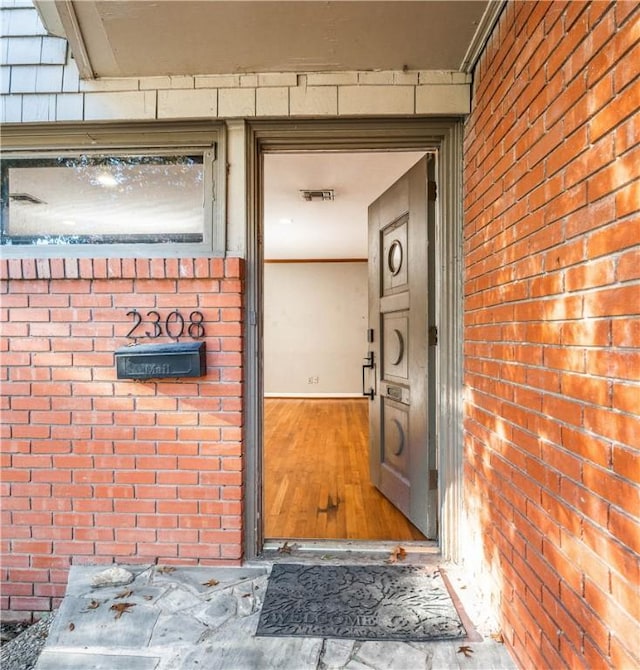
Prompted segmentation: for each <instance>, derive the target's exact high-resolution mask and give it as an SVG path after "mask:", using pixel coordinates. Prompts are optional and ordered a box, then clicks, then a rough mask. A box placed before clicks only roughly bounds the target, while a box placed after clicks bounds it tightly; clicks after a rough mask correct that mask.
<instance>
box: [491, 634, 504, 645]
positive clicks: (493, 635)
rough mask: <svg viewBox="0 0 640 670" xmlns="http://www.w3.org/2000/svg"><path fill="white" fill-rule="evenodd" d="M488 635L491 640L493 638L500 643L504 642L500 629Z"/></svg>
mask: <svg viewBox="0 0 640 670" xmlns="http://www.w3.org/2000/svg"><path fill="white" fill-rule="evenodd" d="M490 637H491V639H492V640H495V641H496V642H499V643H500V644H504V635H503V634H502V632H501V631H498V632H497V633H491V635H490Z"/></svg>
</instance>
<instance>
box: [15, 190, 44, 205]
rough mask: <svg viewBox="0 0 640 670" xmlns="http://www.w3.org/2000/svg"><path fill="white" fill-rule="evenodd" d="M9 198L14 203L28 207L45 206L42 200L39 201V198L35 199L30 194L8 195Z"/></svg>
mask: <svg viewBox="0 0 640 670" xmlns="http://www.w3.org/2000/svg"><path fill="white" fill-rule="evenodd" d="M9 197H10V198H11V200H13V201H14V202H26V203H29V204H30V205H45V204H46V203H45V201H44V200H40V198H36V196H35V195H31V194H30V193H10V194H9Z"/></svg>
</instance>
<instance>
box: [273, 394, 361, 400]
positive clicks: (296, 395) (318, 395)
mask: <svg viewBox="0 0 640 670" xmlns="http://www.w3.org/2000/svg"><path fill="white" fill-rule="evenodd" d="M264 397H265V398H308V399H310V400H312V399H314V398H317V399H319V400H320V399H325V400H326V399H329V398H362V397H363V396H362V394H361V393H265V394H264Z"/></svg>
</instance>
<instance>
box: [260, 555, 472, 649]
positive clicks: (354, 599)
mask: <svg viewBox="0 0 640 670" xmlns="http://www.w3.org/2000/svg"><path fill="white" fill-rule="evenodd" d="M256 635H265V636H276V637H277V636H282V637H287V636H301V637H336V638H347V639H351V640H399V641H403V642H428V641H430V640H450V639H456V638H461V637H465V635H466V631H465V628H464V626H463V625H462V621H461V620H460V617H459V616H458V613H457V611H456V608H455V607H454V605H453V602H452V600H451V597H450V596H449V593H448V591H447V588H446V586H445V584H444V582H443V580H442V577H441V576H440V574H439V573H438V572H428V571H426V570H424V569H422V568H418V567H413V566H405V565H403V566H397V565H389V566H381V565H373V566H372V565H298V564H292V563H276V564H275V565H274V566H273V570H272V572H271V575H270V577H269V581H268V584H267V593H266V595H265V598H264V603H263V605H262V611H261V613H260V620H259V622H258V628H257V630H256Z"/></svg>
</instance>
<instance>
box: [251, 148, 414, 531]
mask: <svg viewBox="0 0 640 670" xmlns="http://www.w3.org/2000/svg"><path fill="white" fill-rule="evenodd" d="M424 156H425V152H417V151H393V152H357V153H356V152H350V153H347V152H332V153H326V152H325V153H323V152H305V153H290V152H287V153H284V152H283V153H271V154H267V155H265V157H264V166H263V169H264V188H263V203H264V205H263V207H264V209H263V222H264V223H263V226H264V228H263V256H264V264H263V328H264V331H263V338H264V340H263V374H264V399H263V402H264V406H263V408H264V413H263V417H264V418H263V477H262V482H263V492H262V501H263V504H262V508H263V524H264V525H263V533H264V538H265V539H266V540H269V539H278V540H290V539H338V540H340V539H349V540H379V541H384V540H393V541H405V542H406V541H411V540H425V539H426V537H425V535H424V534H423V533H422V532H421V531H420V530H419V529H418V528H416V527H415V526H414V525H413V524H412V523H411V522H410V521H409V519H408V518H407V516H405V514H403V512H401V511H400V509H398V504H397V501H394V502H395V503H396V504H394V502H391V500H390V499H389V498H387V497H386V496H385V495H383V494H382V493H381V492H380V491H379V490H378V488H376V486H374V485H373V484H372V482H371V476H370V474H371V472H370V453H369V435H370V413H371V406H372V401H371V400H370V399H369V398H368V397H364V396H363V390H366V389H363V384H364V376H365V374H364V371H363V367H362V366H363V362H364V361H363V359H364V358H365V356H366V355H367V354H368V350H369V345H370V339H371V334H370V330H371V329H370V324H369V321H370V314H369V302H370V293H371V289H370V283H371V278H370V276H369V269H370V266H371V263H370V262H368V261H369V260H370V256H371V250H370V244H369V240H368V237H369V232H368V230H369V227H370V223H369V220H368V206H369V205H370V204H371V203H372V202H374V201H375V200H376V199H377V198H378V197H379V196H380V195H381V194H382V193H384V192H385V191H386V190H387V189H388V188H389V187H390V186H391V185H392V184H394V183H395V182H396V181H397V180H398V179H399V178H400V177H401V176H402V175H404V174H405V173H407V171H408V170H410V169H411V168H412V166H414V165H416V163H418V161H420V160H421V159H422V158H423V157H424ZM425 186H426V185H425ZM398 225H399V224H398V223H396V222H391V225H390V228H389V229H390V230H392V231H393V230H396V229H398ZM392 292H393V291H392ZM391 298H392V299H393V300H395V301H396V302H397V301H398V298H399V296H396V297H395V298H394V297H393V296H391ZM392 325H393V324H392ZM394 332H396V329H394ZM426 337H427V333H426V330H425V333H424V338H425V341H426ZM396 355H397V352H396V353H394V354H393V357H394V358H395V356H396ZM401 401H402V399H400V400H397V399H396V400H394V399H393V398H392V399H391V405H393V404H394V403H395V405H399V403H401ZM392 409H393V408H390V410H389V415H390V416H391V419H390V420H389V421H390V423H389V425H390V426H392V427H393V426H395V425H396V424H397V425H400V423H399V421H398V419H396V418H395V416H396V415H392V413H391V410H392ZM425 411H426V408H425ZM396 414H397V413H396ZM397 416H401V415H400V414H397ZM394 430H395V429H394ZM426 441H427V436H426V435H425V449H426V448H427V446H426ZM395 448H396V447H394V449H395ZM425 504H426V500H425Z"/></svg>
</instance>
